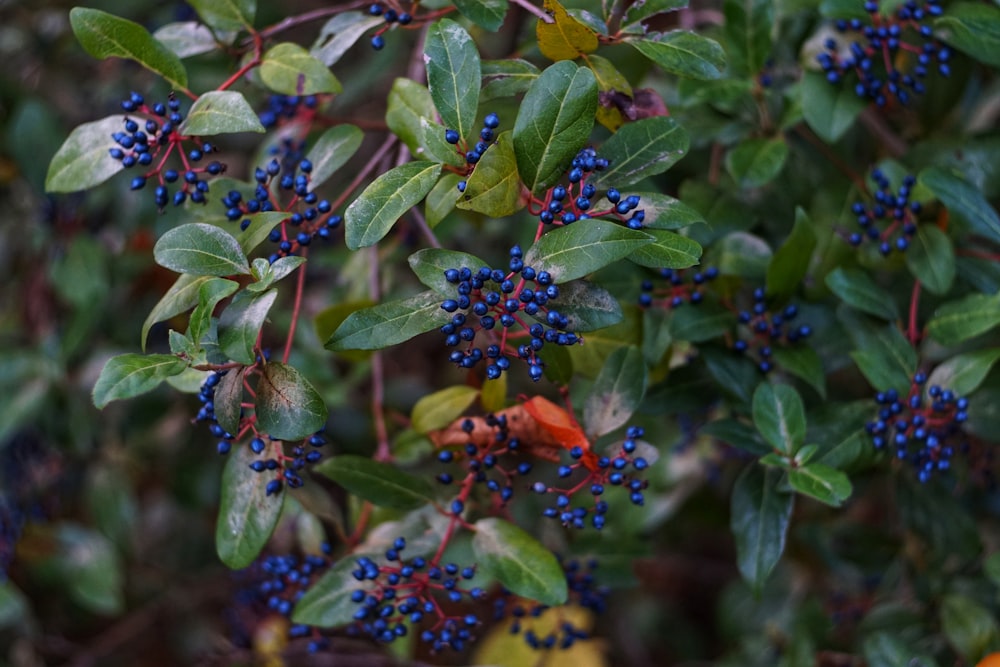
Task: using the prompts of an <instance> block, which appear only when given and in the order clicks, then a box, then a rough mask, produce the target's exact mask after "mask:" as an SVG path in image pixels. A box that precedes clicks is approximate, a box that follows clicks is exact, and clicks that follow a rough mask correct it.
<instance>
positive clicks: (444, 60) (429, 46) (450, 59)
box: [424, 19, 482, 141]
mask: <svg viewBox="0 0 1000 667" xmlns="http://www.w3.org/2000/svg"><path fill="white" fill-rule="evenodd" d="M424 64H425V65H426V67H427V87H428V88H429V89H430V92H431V98H432V99H433V100H434V106H435V107H437V110H438V113H439V114H440V115H441V121H442V122H443V123H444V125H445V127H446V128H448V129H451V130H457V131H458V134H459V136H461V137H462V138H463V139H466V140H467V141H471V140H472V137H473V136H474V134H475V132H476V129H475V128H474V127H473V126H474V125H475V122H476V111H477V109H478V108H479V88H480V86H481V85H482V82H481V81H480V78H481V77H482V72H481V69H480V63H479V49H478V48H477V47H476V43H475V42H473V41H472V37H470V36H469V33H467V32H466V31H465V28H463V27H462V26H460V25H459V24H458V23H455V22H454V21H452V20H451V19H441V20H440V21H437V22H436V23H434V24H432V25H431V27H430V30H428V31H427V41H426V42H425V43H424Z"/></svg>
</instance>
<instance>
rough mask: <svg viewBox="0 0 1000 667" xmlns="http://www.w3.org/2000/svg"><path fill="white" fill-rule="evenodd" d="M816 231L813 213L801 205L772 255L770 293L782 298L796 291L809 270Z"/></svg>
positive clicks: (769, 268)
mask: <svg viewBox="0 0 1000 667" xmlns="http://www.w3.org/2000/svg"><path fill="white" fill-rule="evenodd" d="M815 249H816V234H815V232H813V229H812V222H811V221H810V220H809V216H808V215H807V214H806V212H805V211H803V210H802V209H801V208H796V209H795V225H794V226H793V227H792V231H791V233H790V234H789V235H788V237H787V238H786V239H785V242H784V243H782V244H781V246H780V247H779V248H778V250H777V251H776V252H775V253H774V254H773V255H772V256H771V262H770V263H769V264H768V265H767V283H766V284H767V294H768V296H771V297H774V298H775V299H777V300H779V301H784V300H785V299H788V298H789V297H791V296H792V295H793V294H795V293H796V292H797V291H798V289H799V287H800V286H801V284H802V279H803V278H805V277H806V273H807V272H808V271H809V262H810V261H811V260H812V254H813V250H815Z"/></svg>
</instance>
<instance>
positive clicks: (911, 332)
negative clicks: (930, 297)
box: [906, 280, 920, 346]
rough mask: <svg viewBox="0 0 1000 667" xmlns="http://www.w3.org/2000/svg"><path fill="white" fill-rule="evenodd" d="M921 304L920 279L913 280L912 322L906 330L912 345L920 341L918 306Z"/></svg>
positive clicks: (911, 297) (911, 299)
mask: <svg viewBox="0 0 1000 667" xmlns="http://www.w3.org/2000/svg"><path fill="white" fill-rule="evenodd" d="M919 304H920V281H919V280H914V281H913V293H912V294H911V295H910V323H909V327H908V328H907V331H906V337H907V338H908V339H909V341H910V345H914V346H916V344H917V343H918V342H919V341H920V332H919V331H918V330H917V307H918V306H919Z"/></svg>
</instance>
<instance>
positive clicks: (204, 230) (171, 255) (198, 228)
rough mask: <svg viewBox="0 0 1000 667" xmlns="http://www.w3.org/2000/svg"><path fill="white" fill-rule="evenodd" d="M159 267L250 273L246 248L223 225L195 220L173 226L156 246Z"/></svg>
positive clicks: (208, 273)
mask: <svg viewBox="0 0 1000 667" xmlns="http://www.w3.org/2000/svg"><path fill="white" fill-rule="evenodd" d="M153 258H154V259H155V260H156V263H157V264H159V265H160V266H165V267H166V268H168V269H171V270H173V271H176V272H178V273H190V274H193V275H197V276H231V275H235V274H248V273H250V264H249V263H248V262H247V258H246V255H244V254H243V249H242V248H240V244H239V242H238V241H237V240H236V239H235V238H233V236H232V235H231V234H230V233H229V232H227V231H225V230H224V229H222V228H220V227H216V226H215V225H209V224H205V223H203V222H192V223H189V224H186V225H181V226H180V227H174V228H173V229H171V230H170V231H168V232H167V233H166V234H164V235H163V236H161V237H160V239H159V240H158V241H157V242H156V245H155V246H153Z"/></svg>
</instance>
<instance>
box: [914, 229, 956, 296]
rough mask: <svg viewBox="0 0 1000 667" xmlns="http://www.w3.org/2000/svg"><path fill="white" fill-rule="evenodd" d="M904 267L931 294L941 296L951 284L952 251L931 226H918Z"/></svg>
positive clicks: (944, 236)
mask: <svg viewBox="0 0 1000 667" xmlns="http://www.w3.org/2000/svg"><path fill="white" fill-rule="evenodd" d="M906 266H907V267H908V268H909V269H910V273H911V274H912V275H913V277H914V278H916V279H917V280H919V281H920V282H921V284H922V285H923V286H924V287H926V288H927V291H929V292H931V293H932V294H945V293H946V292H947V291H948V290H950V289H951V285H952V283H954V282H955V248H954V246H952V244H951V239H950V238H948V235H947V234H945V233H944V232H942V231H941V230H940V229H938V228H937V227H936V226H934V225H920V226H919V227H918V228H917V233H916V235H914V237H913V239H912V241H911V242H910V248H909V249H908V250H907V251H906Z"/></svg>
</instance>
